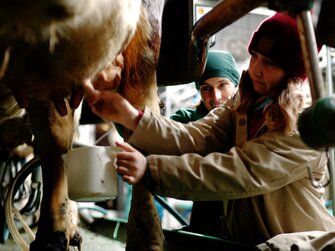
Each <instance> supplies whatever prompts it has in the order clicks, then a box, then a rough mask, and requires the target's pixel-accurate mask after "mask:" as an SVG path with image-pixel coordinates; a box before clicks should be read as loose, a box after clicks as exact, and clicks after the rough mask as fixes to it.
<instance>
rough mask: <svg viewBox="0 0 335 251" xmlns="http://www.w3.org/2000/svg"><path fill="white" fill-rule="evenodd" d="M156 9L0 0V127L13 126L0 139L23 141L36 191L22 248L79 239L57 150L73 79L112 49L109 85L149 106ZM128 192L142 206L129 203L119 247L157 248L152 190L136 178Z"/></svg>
mask: <svg viewBox="0 0 335 251" xmlns="http://www.w3.org/2000/svg"><path fill="white" fill-rule="evenodd" d="M162 9H163V0H121V1H120V0H81V1H73V0H32V1H21V0H14V1H2V2H1V3H0V93H1V103H0V106H1V108H2V111H4V112H2V113H1V118H0V123H1V124H0V128H3V127H4V128H5V127H7V128H8V127H10V126H9V125H12V124H13V121H15V124H16V125H17V126H16V128H13V130H12V134H13V136H12V137H13V138H11V137H9V136H8V137H6V141H4V142H0V144H1V147H3V146H4V147H7V148H8V149H11V148H14V147H16V146H17V145H18V144H22V143H28V144H33V147H34V151H35V153H36V155H38V157H39V159H40V162H41V166H42V177H43V184H44V185H43V198H42V202H41V209H40V210H41V212H40V218H39V222H38V230H37V233H36V238H35V240H34V241H33V242H32V243H31V244H30V250H57V251H58V250H59V251H64V250H68V249H69V247H70V246H77V247H79V249H80V244H81V242H82V238H81V236H80V234H79V231H78V228H77V226H76V224H75V223H74V219H73V218H72V215H73V214H72V212H71V208H70V207H69V204H70V203H69V198H68V191H67V177H66V168H65V165H64V162H63V160H62V158H61V155H62V154H64V153H66V152H68V151H69V150H70V149H71V147H72V141H73V132H74V120H73V118H74V112H75V109H76V108H77V107H78V105H79V104H80V102H81V100H82V97H83V89H82V84H83V83H84V82H86V81H91V80H92V79H93V78H94V77H95V76H97V74H98V73H100V72H101V71H103V70H104V69H106V67H107V66H108V65H110V64H113V62H114V63H115V59H116V57H117V55H122V57H123V60H124V68H123V71H122V80H121V83H120V88H119V92H120V93H121V94H122V95H124V96H125V97H126V98H127V99H128V100H129V101H130V102H131V103H132V104H134V105H135V106H136V107H139V108H140V107H144V106H145V105H147V106H150V107H151V108H152V109H153V110H154V111H156V112H159V98H158V95H157V85H156V73H155V68H156V64H157V60H158V54H159V49H160V35H161V34H160V22H161V20H160V17H161V13H162ZM2 126H3V127H2ZM21 128H24V130H21ZM14 129H17V130H15V133H14ZM2 132H3V131H2ZM16 133H17V134H16ZM127 133H128V134H129V132H126V131H125V132H124V136H125V137H127ZM14 134H15V135H14ZM14 138H15V142H14V141H13V140H11V139H14ZM9 144H10V145H9ZM132 197H133V200H132V208H136V207H137V208H142V209H143V210H141V211H140V212H138V211H136V210H131V212H130V217H129V222H128V234H127V248H126V249H127V250H140V249H139V247H141V248H142V249H145V250H162V249H163V246H164V237H163V234H162V230H161V226H160V222H159V219H158V216H157V212H156V208H155V206H154V204H153V197H152V196H151V194H150V193H149V192H148V191H147V190H146V189H144V187H143V186H142V185H141V184H139V185H137V186H135V187H134V189H133V196H132ZM145 226H147V227H145Z"/></svg>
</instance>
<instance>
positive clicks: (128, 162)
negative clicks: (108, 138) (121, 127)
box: [116, 142, 147, 185]
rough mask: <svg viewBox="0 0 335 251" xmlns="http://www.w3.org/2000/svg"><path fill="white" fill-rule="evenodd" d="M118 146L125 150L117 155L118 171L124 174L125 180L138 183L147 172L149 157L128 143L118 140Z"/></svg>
mask: <svg viewBox="0 0 335 251" xmlns="http://www.w3.org/2000/svg"><path fill="white" fill-rule="evenodd" d="M116 146H118V147H121V148H122V149H123V150H124V152H121V153H118V154H117V155H116V166H117V168H116V172H117V173H118V174H120V175H122V179H123V181H125V182H127V183H129V184H132V185H133V184H136V183H138V182H139V181H140V180H141V179H142V177H143V176H144V174H145V171H146V168H147V158H146V157H145V156H144V155H143V154H142V153H140V152H139V151H137V150H136V149H135V148H133V147H132V146H131V145H129V144H128V143H125V142H124V143H119V142H116Z"/></svg>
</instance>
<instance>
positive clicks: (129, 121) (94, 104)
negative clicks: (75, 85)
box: [83, 54, 139, 130]
mask: <svg viewBox="0 0 335 251" xmlns="http://www.w3.org/2000/svg"><path fill="white" fill-rule="evenodd" d="M123 66H124V65H123V57H122V55H121V54H119V55H118V56H117V57H116V59H115V61H114V62H112V63H111V64H109V65H108V66H107V67H106V69H105V70H103V71H102V72H100V73H98V74H96V76H95V78H94V79H93V80H86V81H85V82H84V83H83V87H84V88H83V89H84V94H85V99H86V101H87V102H88V104H89V105H90V107H91V109H92V111H93V112H94V113H95V114H97V115H98V116H100V117H101V118H103V119H104V120H106V121H112V122H117V123H120V124H122V125H124V126H125V127H127V128H128V129H130V130H134V129H135V128H136V126H137V124H138V115H139V113H138V110H137V109H136V108H135V107H133V106H132V105H131V104H130V103H129V102H128V101H127V100H126V99H125V98H124V97H122V96H121V95H120V94H118V93H117V92H116V91H117V89H118V88H119V85H120V83H121V73H122V69H123Z"/></svg>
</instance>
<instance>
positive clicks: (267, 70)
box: [249, 51, 286, 97]
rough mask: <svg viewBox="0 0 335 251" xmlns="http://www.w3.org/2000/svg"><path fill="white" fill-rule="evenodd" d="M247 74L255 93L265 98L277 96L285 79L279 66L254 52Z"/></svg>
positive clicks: (283, 72)
mask: <svg viewBox="0 0 335 251" xmlns="http://www.w3.org/2000/svg"><path fill="white" fill-rule="evenodd" d="M249 74H250V77H251V80H252V84H253V88H254V90H255V92H256V93H257V94H259V95H260V96H266V97H273V96H275V95H278V93H279V92H280V91H281V89H282V85H283V83H284V79H285V78H286V73H285V71H284V70H283V69H282V68H281V67H280V66H279V65H277V64H276V63H275V62H273V61H272V60H271V59H269V58H267V57H265V56H263V55H262V54H260V53H258V52H256V51H253V52H252V55H251V59H250V63H249Z"/></svg>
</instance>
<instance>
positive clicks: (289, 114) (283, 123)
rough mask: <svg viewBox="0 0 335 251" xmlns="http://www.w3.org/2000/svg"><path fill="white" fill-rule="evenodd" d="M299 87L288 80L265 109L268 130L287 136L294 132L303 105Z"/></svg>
mask: <svg viewBox="0 0 335 251" xmlns="http://www.w3.org/2000/svg"><path fill="white" fill-rule="evenodd" d="M299 86H300V85H299V84H297V83H296V82H295V81H294V80H291V79H290V80H289V81H288V83H287V85H286V86H285V87H284V88H283V90H282V92H281V93H280V94H279V95H278V97H277V98H275V99H274V101H273V103H270V104H269V105H267V106H266V107H265V109H264V115H265V124H266V125H267V127H268V128H269V130H280V131H283V132H284V133H285V134H288V135H289V134H291V133H293V132H294V131H295V130H296V126H297V120H298V115H299V113H300V112H301V111H302V108H303V103H304V96H303V94H302V93H301V92H300V91H299V90H300V88H299Z"/></svg>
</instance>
